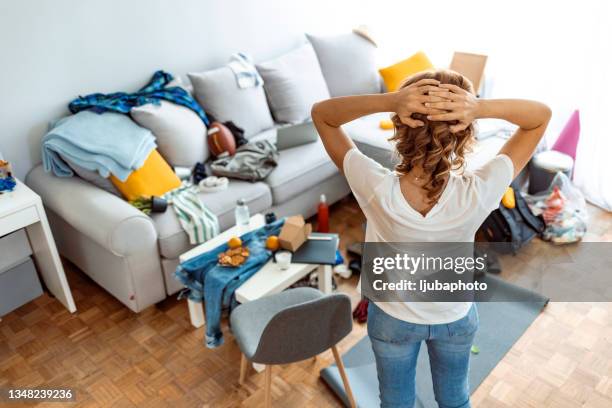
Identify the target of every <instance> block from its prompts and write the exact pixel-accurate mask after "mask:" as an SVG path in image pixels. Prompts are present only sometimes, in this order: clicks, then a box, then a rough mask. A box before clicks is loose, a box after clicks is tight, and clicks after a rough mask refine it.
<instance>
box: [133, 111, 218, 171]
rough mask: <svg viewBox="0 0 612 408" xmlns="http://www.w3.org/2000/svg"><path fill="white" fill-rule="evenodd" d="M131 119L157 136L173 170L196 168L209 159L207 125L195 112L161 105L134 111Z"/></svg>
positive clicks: (162, 152) (162, 153) (160, 151)
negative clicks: (176, 167) (175, 168)
mask: <svg viewBox="0 0 612 408" xmlns="http://www.w3.org/2000/svg"><path fill="white" fill-rule="evenodd" d="M130 115H131V116H132V119H134V121H135V122H136V123H138V124H139V125H140V126H142V127H143V128H145V129H149V130H150V131H151V132H152V133H153V135H154V136H155V141H156V142H157V150H159V153H160V154H161V155H162V156H163V157H164V159H166V161H167V162H168V163H170V164H171V165H172V166H184V167H192V166H193V165H195V164H196V163H197V162H203V161H205V160H206V159H207V158H208V144H207V142H206V137H207V136H206V125H204V122H202V119H200V117H199V116H198V115H197V114H196V113H195V112H194V111H192V110H191V109H189V108H186V107H184V106H181V105H177V104H174V103H172V102H167V101H161V103H160V104H159V105H153V104H151V103H148V104H145V105H142V106H138V107H136V108H132V110H131V111H130Z"/></svg>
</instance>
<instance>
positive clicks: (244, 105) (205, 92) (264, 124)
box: [187, 67, 274, 138]
mask: <svg viewBox="0 0 612 408" xmlns="http://www.w3.org/2000/svg"><path fill="white" fill-rule="evenodd" d="M187 76H188V77H189V79H190V80H191V83H192V84H193V90H194V93H195V97H196V99H197V101H198V103H199V104H200V105H202V107H203V108H204V110H205V111H206V112H209V113H211V114H212V115H213V116H214V117H215V119H217V120H219V121H221V122H225V121H228V120H231V121H233V122H234V123H235V124H236V125H237V126H239V127H241V128H242V129H244V134H245V137H247V138H249V137H250V136H253V135H255V134H257V133H259V132H261V131H263V130H266V129H269V128H271V127H273V126H274V121H273V120H272V115H271V114H270V109H269V108H268V103H267V101H266V94H265V92H264V89H263V87H262V86H257V87H252V88H244V89H241V88H238V85H237V83H236V78H235V76H234V73H233V72H232V70H231V69H230V68H229V67H221V68H218V69H215V70H212V71H206V72H201V73H189V74H187Z"/></svg>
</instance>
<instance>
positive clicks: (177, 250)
mask: <svg viewBox="0 0 612 408" xmlns="http://www.w3.org/2000/svg"><path fill="white" fill-rule="evenodd" d="M241 198H243V199H244V200H245V202H246V204H247V206H248V207H249V210H250V212H251V214H255V213H257V212H262V211H265V210H267V209H268V208H270V207H271V206H272V195H271V194H270V189H269V187H268V186H267V185H266V184H265V183H248V182H246V181H238V180H230V183H229V186H228V188H227V190H223V191H219V192H216V193H200V199H201V200H202V203H203V204H204V205H205V206H206V207H208V208H209V209H210V210H211V211H212V212H213V213H214V214H215V215H216V216H217V217H219V226H220V228H221V231H223V230H226V229H228V228H229V227H231V226H233V225H234V224H235V222H234V208H235V207H236V201H237V200H238V199H241ZM151 218H152V219H153V222H154V223H155V228H156V229H157V234H158V241H159V252H160V254H161V256H162V257H164V258H168V259H174V258H177V257H178V256H179V255H180V254H182V253H183V252H186V251H187V250H189V249H191V248H193V245H191V244H189V238H188V237H187V233H185V231H184V230H183V228H182V227H181V225H180V223H179V221H178V219H177V218H176V215H175V213H174V210H172V209H170V208H169V209H168V210H166V212H164V213H161V214H151Z"/></svg>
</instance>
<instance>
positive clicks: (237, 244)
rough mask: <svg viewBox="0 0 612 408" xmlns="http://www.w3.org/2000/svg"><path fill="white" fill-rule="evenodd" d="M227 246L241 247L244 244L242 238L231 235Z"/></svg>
mask: <svg viewBox="0 0 612 408" xmlns="http://www.w3.org/2000/svg"><path fill="white" fill-rule="evenodd" d="M227 246H228V247H230V248H232V249H233V248H239V247H241V246H242V240H241V239H240V237H231V238H230V240H229V241H227Z"/></svg>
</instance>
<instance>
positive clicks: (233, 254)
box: [218, 237, 249, 267]
mask: <svg viewBox="0 0 612 408" xmlns="http://www.w3.org/2000/svg"><path fill="white" fill-rule="evenodd" d="M227 244H228V246H229V249H228V250H227V251H224V252H221V253H220V254H219V255H218V259H219V265H221V266H229V267H236V266H240V265H242V264H243V263H245V262H246V260H247V258H248V257H249V248H247V247H245V246H242V241H241V240H240V238H238V237H233V238H231V239H230V240H229V241H228V243H227Z"/></svg>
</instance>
